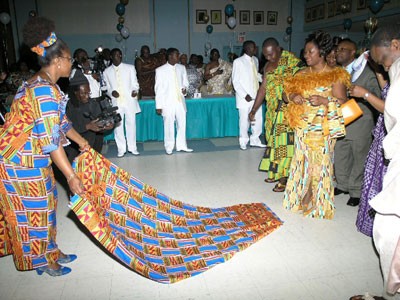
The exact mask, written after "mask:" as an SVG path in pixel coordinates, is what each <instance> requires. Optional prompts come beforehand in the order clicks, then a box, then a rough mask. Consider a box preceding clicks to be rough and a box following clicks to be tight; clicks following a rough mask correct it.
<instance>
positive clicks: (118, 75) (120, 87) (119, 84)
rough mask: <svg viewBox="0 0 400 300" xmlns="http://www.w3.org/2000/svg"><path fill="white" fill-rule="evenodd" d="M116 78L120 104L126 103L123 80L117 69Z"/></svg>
mask: <svg viewBox="0 0 400 300" xmlns="http://www.w3.org/2000/svg"><path fill="white" fill-rule="evenodd" d="M115 77H116V78H117V88H118V94H119V97H118V102H123V101H124V90H123V88H122V79H121V74H120V71H119V68H115Z"/></svg>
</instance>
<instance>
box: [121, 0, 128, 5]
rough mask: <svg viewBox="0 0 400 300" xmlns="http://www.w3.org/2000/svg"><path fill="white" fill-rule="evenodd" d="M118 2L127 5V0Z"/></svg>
mask: <svg viewBox="0 0 400 300" xmlns="http://www.w3.org/2000/svg"><path fill="white" fill-rule="evenodd" d="M119 2H121V4H123V5H128V3H129V0H119Z"/></svg>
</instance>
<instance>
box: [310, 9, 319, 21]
mask: <svg viewBox="0 0 400 300" xmlns="http://www.w3.org/2000/svg"><path fill="white" fill-rule="evenodd" d="M317 8H318V6H314V7H311V21H315V20H317V18H318V9H317Z"/></svg>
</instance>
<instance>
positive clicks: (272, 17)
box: [267, 11, 278, 25]
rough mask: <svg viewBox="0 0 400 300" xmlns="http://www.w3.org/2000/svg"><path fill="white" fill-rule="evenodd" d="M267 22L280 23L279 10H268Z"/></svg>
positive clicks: (270, 23)
mask: <svg viewBox="0 0 400 300" xmlns="http://www.w3.org/2000/svg"><path fill="white" fill-rule="evenodd" d="M267 24H268V25H276V24H278V12H277V11H268V12H267Z"/></svg>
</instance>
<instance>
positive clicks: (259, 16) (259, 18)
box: [253, 10, 264, 25]
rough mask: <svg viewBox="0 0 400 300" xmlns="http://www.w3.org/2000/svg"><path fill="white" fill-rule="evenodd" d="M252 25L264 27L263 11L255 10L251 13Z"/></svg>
mask: <svg viewBox="0 0 400 300" xmlns="http://www.w3.org/2000/svg"><path fill="white" fill-rule="evenodd" d="M253 23H254V25H264V11H262V10H255V11H254V12H253Z"/></svg>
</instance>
